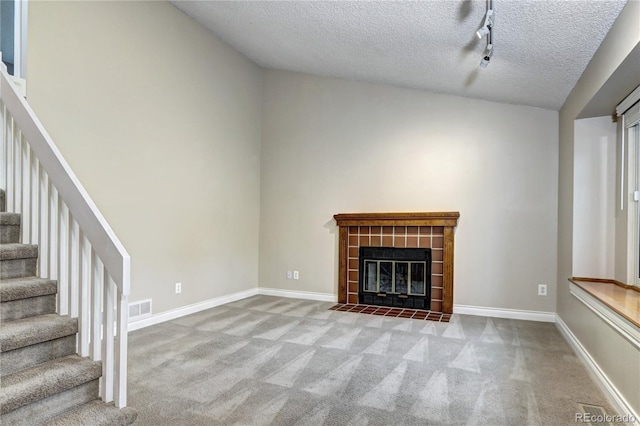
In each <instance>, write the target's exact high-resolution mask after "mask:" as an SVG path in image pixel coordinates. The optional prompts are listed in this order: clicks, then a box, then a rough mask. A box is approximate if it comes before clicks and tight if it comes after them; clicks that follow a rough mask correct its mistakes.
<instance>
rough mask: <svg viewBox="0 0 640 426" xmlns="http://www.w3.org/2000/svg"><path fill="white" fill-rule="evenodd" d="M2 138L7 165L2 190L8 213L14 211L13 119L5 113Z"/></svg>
mask: <svg viewBox="0 0 640 426" xmlns="http://www.w3.org/2000/svg"><path fill="white" fill-rule="evenodd" d="M3 137H4V143H5V147H6V149H5V154H6V156H7V158H5V163H6V165H7V170H5V175H6V178H5V179H6V182H7V186H6V187H5V188H4V189H5V196H6V198H5V200H6V203H7V211H8V212H12V211H14V210H15V209H14V205H13V188H14V187H15V184H14V179H15V171H14V164H13V159H14V158H15V157H14V154H13V151H14V146H13V117H11V115H10V114H9V113H8V112H7V116H6V123H5V127H4V133H3Z"/></svg>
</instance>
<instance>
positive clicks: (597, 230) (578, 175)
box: [573, 117, 616, 278]
mask: <svg viewBox="0 0 640 426" xmlns="http://www.w3.org/2000/svg"><path fill="white" fill-rule="evenodd" d="M574 132H575V149H574V158H575V160H574V168H575V173H574V179H573V182H574V193H573V200H574V201H573V208H574V214H573V275H574V276H576V277H591V278H612V277H613V275H614V264H615V256H614V254H615V222H616V219H615V217H616V123H614V122H613V120H612V119H611V117H596V118H584V119H582V120H576V121H575V129H574Z"/></svg>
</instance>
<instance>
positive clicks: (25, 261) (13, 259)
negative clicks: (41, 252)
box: [0, 244, 38, 280]
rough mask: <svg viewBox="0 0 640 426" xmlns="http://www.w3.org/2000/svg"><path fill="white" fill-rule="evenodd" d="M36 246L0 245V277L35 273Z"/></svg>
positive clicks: (28, 275)
mask: <svg viewBox="0 0 640 426" xmlns="http://www.w3.org/2000/svg"><path fill="white" fill-rule="evenodd" d="M37 266H38V246H36V245H31V244H2V245H0V279H3V280H4V279H7V278H19V277H31V276H34V275H36V269H37Z"/></svg>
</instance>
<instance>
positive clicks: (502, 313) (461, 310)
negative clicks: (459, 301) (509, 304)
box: [453, 305, 556, 322]
mask: <svg viewBox="0 0 640 426" xmlns="http://www.w3.org/2000/svg"><path fill="white" fill-rule="evenodd" d="M453 313H454V314H462V315H477V316H480V317H494V318H508V319H517V320H526V321H540V322H555V320H556V314H555V313H554V312H544V311H523V310H519V309H505V308H486V307H484V306H469V305H453Z"/></svg>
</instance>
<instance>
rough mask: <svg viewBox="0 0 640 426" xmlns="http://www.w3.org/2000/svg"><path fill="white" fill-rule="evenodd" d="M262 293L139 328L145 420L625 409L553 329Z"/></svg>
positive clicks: (338, 420) (542, 416) (386, 421)
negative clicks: (374, 311)
mask: <svg viewBox="0 0 640 426" xmlns="http://www.w3.org/2000/svg"><path fill="white" fill-rule="evenodd" d="M330 306H332V303H324V302H312V301H304V300H295V299H283V298H277V297H268V296H255V297H252V298H249V299H245V300H242V301H238V302H235V303H231V304H228V305H225V306H221V307H218V308H214V309H210V310H207V311H203V312H200V313H197V314H194V315H190V316H187V317H183V318H180V319H176V320H173V321H170V322H166V323H162V324H158V325H155V326H152V327H148V328H145V329H142V330H138V331H135V332H132V333H130V336H129V406H131V407H133V408H135V409H136V410H137V411H138V420H137V421H136V423H135V424H136V425H300V426H302V425H308V426H313V425H354V426H355V425H363V426H364V425H385V426H386V425H570V424H575V423H574V421H575V413H576V412H577V411H578V407H577V406H576V404H577V403H587V404H593V405H600V406H604V407H605V409H606V411H607V412H608V413H610V414H615V412H614V411H613V409H612V408H611V406H610V405H609V404H608V402H607V400H606V399H605V397H604V395H603V394H602V392H601V391H600V390H599V388H598V387H597V385H596V384H595V382H594V381H593V380H592V379H591V378H590V376H589V374H588V372H587V370H586V368H585V367H584V365H583V364H582V363H581V361H580V360H579V359H578V358H577V357H576V355H575V354H574V352H573V351H572V349H571V348H570V347H569V346H568V344H567V343H566V342H565V341H564V339H563V338H562V336H561V335H560V333H559V332H558V330H557V329H556V328H555V326H554V325H553V324H549V323H538V322H531V321H516V320H507V319H497V318H483V317H474V316H465V315H454V316H453V317H452V321H451V322H450V323H436V322H431V321H419V320H411V319H401V318H384V317H380V316H372V315H363V314H353V313H347V312H336V311H329V310H328V308H329V307H330Z"/></svg>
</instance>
